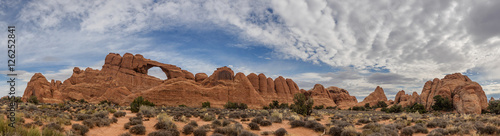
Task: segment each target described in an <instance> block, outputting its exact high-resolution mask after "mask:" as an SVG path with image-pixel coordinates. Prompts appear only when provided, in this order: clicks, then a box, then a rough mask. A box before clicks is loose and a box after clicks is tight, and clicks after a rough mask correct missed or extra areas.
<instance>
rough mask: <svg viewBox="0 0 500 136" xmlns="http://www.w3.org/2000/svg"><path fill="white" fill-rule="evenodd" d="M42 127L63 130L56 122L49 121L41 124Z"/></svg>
mask: <svg viewBox="0 0 500 136" xmlns="http://www.w3.org/2000/svg"><path fill="white" fill-rule="evenodd" d="M42 129H52V130H57V131H60V132H62V131H64V128H62V127H61V125H59V124H57V123H49V124H47V125H45V126H43V128H42Z"/></svg>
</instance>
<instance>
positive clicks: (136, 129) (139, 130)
mask: <svg viewBox="0 0 500 136" xmlns="http://www.w3.org/2000/svg"><path fill="white" fill-rule="evenodd" d="M129 132H130V133H132V134H136V135H144V134H146V127H144V126H143V125H141V124H139V125H135V126H133V127H132V128H130V129H129Z"/></svg>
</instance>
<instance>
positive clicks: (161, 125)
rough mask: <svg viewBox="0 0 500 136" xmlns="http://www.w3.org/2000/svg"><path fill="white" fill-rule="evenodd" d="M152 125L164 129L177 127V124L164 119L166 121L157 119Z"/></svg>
mask: <svg viewBox="0 0 500 136" xmlns="http://www.w3.org/2000/svg"><path fill="white" fill-rule="evenodd" d="M154 127H155V129H164V130H167V129H177V126H176V125H175V123H173V122H172V121H166V122H164V121H158V122H157V123H156V124H155V126H154Z"/></svg>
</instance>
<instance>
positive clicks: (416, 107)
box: [405, 103, 427, 113]
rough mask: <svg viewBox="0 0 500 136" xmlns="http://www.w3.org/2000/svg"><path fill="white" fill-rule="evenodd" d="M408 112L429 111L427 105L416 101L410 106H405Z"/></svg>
mask: <svg viewBox="0 0 500 136" xmlns="http://www.w3.org/2000/svg"><path fill="white" fill-rule="evenodd" d="M405 111H406V112H418V113H427V110H425V106H424V105H422V104H419V103H415V104H413V105H411V106H408V107H406V108H405Z"/></svg>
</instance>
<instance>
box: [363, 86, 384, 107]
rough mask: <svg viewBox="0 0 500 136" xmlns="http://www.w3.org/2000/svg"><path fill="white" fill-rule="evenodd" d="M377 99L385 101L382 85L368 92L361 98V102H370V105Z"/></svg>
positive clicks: (377, 100) (375, 103) (374, 103)
mask: <svg viewBox="0 0 500 136" xmlns="http://www.w3.org/2000/svg"><path fill="white" fill-rule="evenodd" d="M379 101H384V102H386V101H387V97H386V96H385V93H384V89H382V87H380V86H377V88H375V91H373V92H372V93H370V95H368V96H367V97H365V99H363V101H362V102H361V103H362V104H365V103H370V106H375V105H377V103H378V102H379Z"/></svg>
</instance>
